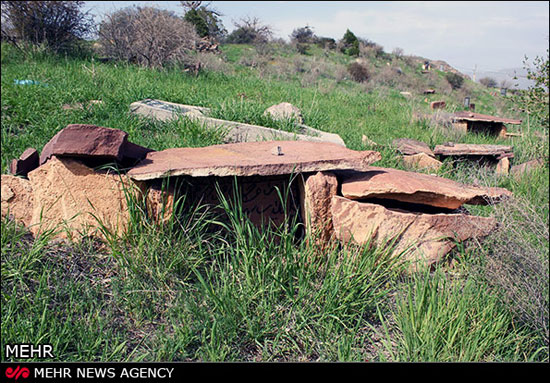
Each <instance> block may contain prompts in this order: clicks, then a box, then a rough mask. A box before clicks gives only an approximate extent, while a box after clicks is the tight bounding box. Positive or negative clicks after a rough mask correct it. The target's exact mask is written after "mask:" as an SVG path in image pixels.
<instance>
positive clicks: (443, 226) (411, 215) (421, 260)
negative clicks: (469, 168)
mask: <svg viewBox="0 0 550 383" xmlns="http://www.w3.org/2000/svg"><path fill="white" fill-rule="evenodd" d="M331 209H332V220H333V225H334V233H335V237H336V238H338V239H339V240H341V241H343V242H346V243H347V242H350V241H354V242H356V243H358V244H360V245H364V244H369V243H371V244H376V245H378V246H386V245H390V246H393V247H392V249H391V251H392V254H393V256H398V257H400V258H401V259H402V260H403V261H410V262H412V264H411V269H413V270H414V269H416V268H417V267H418V266H423V265H431V264H433V263H436V262H438V261H440V260H441V259H442V257H443V256H445V255H446V254H447V253H448V252H449V251H450V250H452V249H453V247H455V244H456V242H455V241H465V240H468V239H471V238H482V237H485V236H487V235H488V234H489V233H490V232H491V231H492V230H493V229H494V228H495V227H496V221H495V219H493V218H486V217H476V216H472V215H465V214H423V213H417V212H410V211H403V210H399V209H388V208H386V207H384V206H382V205H377V204H372V203H364V202H357V201H351V200H349V199H346V198H343V197H339V196H334V197H332V204H331Z"/></svg>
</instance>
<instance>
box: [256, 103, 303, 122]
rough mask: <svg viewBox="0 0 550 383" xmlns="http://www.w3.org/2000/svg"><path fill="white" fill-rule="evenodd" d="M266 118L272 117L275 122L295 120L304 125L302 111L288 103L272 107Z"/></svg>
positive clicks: (267, 111) (268, 109)
mask: <svg viewBox="0 0 550 383" xmlns="http://www.w3.org/2000/svg"><path fill="white" fill-rule="evenodd" d="M264 115H265V116H271V118H273V119H274V120H288V119H290V120H294V121H296V122H298V123H300V124H303V123H304V118H303V117H302V112H301V111H300V109H298V108H297V107H295V106H294V105H292V104H290V103H288V102H281V103H280V104H277V105H273V106H270V107H269V108H267V109H266V110H265V112H264Z"/></svg>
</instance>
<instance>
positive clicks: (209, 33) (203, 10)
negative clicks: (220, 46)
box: [180, 1, 227, 40]
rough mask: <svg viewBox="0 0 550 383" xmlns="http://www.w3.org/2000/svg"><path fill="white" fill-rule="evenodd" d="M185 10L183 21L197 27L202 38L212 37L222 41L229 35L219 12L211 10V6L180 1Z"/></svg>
mask: <svg viewBox="0 0 550 383" xmlns="http://www.w3.org/2000/svg"><path fill="white" fill-rule="evenodd" d="M180 3H181V5H182V7H183V8H184V9H185V11H186V12H185V16H184V17H183V19H184V20H185V21H187V22H189V23H191V24H193V25H194V26H195V30H196V31H197V34H198V35H199V36H200V37H211V38H213V39H216V40H220V39H222V38H223V37H225V35H226V34H227V30H226V29H225V27H224V26H223V22H222V21H221V19H220V16H222V15H221V14H220V13H219V12H218V11H216V10H214V9H209V8H208V6H209V4H206V5H201V3H202V1H180Z"/></svg>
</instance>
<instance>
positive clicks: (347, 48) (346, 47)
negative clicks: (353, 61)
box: [340, 29, 359, 56]
mask: <svg viewBox="0 0 550 383" xmlns="http://www.w3.org/2000/svg"><path fill="white" fill-rule="evenodd" d="M340 44H341V47H340V50H341V51H342V53H345V54H347V55H348V56H359V40H358V39H357V36H355V35H354V34H353V32H352V31H350V30H349V29H347V30H346V33H344V36H343V37H342V40H341V41H340Z"/></svg>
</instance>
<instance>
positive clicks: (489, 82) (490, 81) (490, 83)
mask: <svg viewBox="0 0 550 383" xmlns="http://www.w3.org/2000/svg"><path fill="white" fill-rule="evenodd" d="M479 83H480V84H481V85H485V86H486V87H487V88H496V87H497V85H498V84H497V80H495V79H494V78H492V77H483V78H482V79H480V80H479Z"/></svg>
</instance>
